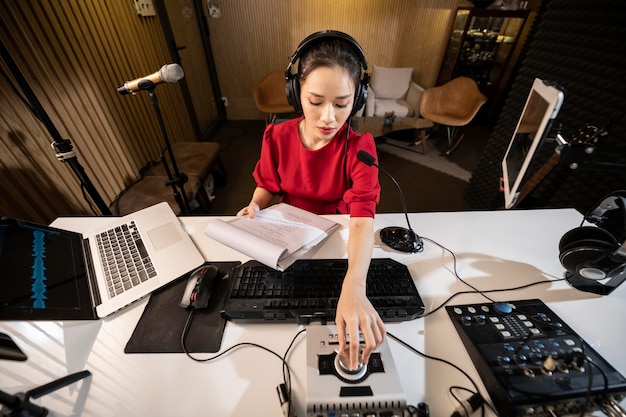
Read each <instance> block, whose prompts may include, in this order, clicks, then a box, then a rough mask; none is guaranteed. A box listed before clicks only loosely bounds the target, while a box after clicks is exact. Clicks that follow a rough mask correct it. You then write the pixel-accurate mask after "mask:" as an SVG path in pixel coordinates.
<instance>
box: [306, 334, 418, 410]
mask: <svg viewBox="0 0 626 417" xmlns="http://www.w3.org/2000/svg"><path fill="white" fill-rule="evenodd" d="M306 333H307V334H306V338H307V399H306V402H307V416H308V417H341V416H376V417H379V416H387V417H400V416H402V415H403V410H404V409H405V408H406V396H405V394H404V390H403V389H402V385H401V383H400V378H399V376H398V373H397V371H396V367H395V365H394V362H393V358H392V356H391V351H390V350H389V345H388V343H387V339H385V340H384V341H383V344H382V345H381V346H380V347H379V348H378V349H376V350H375V351H374V352H372V354H371V356H370V359H369V361H368V363H367V364H363V365H360V366H359V367H358V368H357V369H354V370H352V369H350V368H349V366H347V364H348V361H349V358H348V355H347V352H346V353H345V354H343V353H340V352H338V348H339V339H338V336H337V328H336V326H310V327H308V328H307V331H306ZM358 342H359V343H361V344H362V343H363V341H362V340H359V341H358Z"/></svg>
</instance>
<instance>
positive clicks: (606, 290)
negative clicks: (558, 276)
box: [565, 267, 626, 295]
mask: <svg viewBox="0 0 626 417" xmlns="http://www.w3.org/2000/svg"><path fill="white" fill-rule="evenodd" d="M565 280H566V281H567V283H568V284H569V285H571V286H572V287H574V288H576V289H577V290H579V291H584V292H591V293H594V294H599V295H609V294H610V293H612V292H613V290H614V289H615V288H617V287H619V286H620V284H621V283H622V282H624V281H626V267H623V269H622V272H621V273H619V274H617V275H616V276H614V277H613V278H611V279H609V280H608V281H606V282H599V281H594V280H593V279H587V278H583V277H581V276H580V275H577V274H572V273H571V272H566V273H565Z"/></svg>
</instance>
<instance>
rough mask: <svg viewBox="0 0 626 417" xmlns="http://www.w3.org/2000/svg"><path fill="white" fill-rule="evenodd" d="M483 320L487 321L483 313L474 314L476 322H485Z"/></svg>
mask: <svg viewBox="0 0 626 417" xmlns="http://www.w3.org/2000/svg"><path fill="white" fill-rule="evenodd" d="M485 321H487V317H485V315H484V314H479V315H477V316H476V323H478V324H485Z"/></svg>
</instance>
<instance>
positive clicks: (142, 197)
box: [117, 142, 226, 216]
mask: <svg viewBox="0 0 626 417" xmlns="http://www.w3.org/2000/svg"><path fill="white" fill-rule="evenodd" d="M171 146H172V152H173V153H174V159H175V160H176V167H177V168H178V171H179V172H180V173H185V174H186V175H187V182H186V183H185V184H184V185H183V189H184V190H185V194H186V197H187V201H188V202H189V203H191V202H192V201H193V200H196V197H200V199H201V202H202V204H203V205H204V206H205V208H207V209H208V208H209V207H210V205H211V201H212V199H213V197H212V196H211V195H209V192H208V191H207V185H208V184H209V182H210V180H211V179H212V178H210V175H211V172H212V170H213V168H214V167H215V165H217V166H218V168H219V170H220V172H221V174H222V176H224V177H226V169H225V168H224V165H223V164H222V160H221V159H220V155H219V152H220V145H219V144H218V143H217V142H176V143H173V144H172V145H171ZM164 155H165V159H166V160H167V162H168V167H169V169H170V173H171V174H173V172H172V171H171V170H172V164H171V161H170V158H169V154H168V153H167V152H164ZM168 179H169V178H168V173H167V172H166V171H165V167H164V166H163V164H162V163H158V164H157V165H155V166H153V167H151V168H150V169H149V170H148V171H147V172H145V174H144V176H143V178H141V179H140V180H139V181H138V182H136V183H135V184H133V185H132V186H131V187H130V188H128V189H127V190H126V191H124V193H123V194H121V195H120V196H119V199H118V200H117V214H118V215H120V216H123V215H125V214H128V213H133V212H135V211H137V210H141V209H143V208H146V207H148V206H151V205H153V204H156V203H160V202H161V201H166V202H168V203H169V205H170V207H172V210H173V211H174V213H176V215H179V214H181V212H182V210H181V208H180V206H179V205H178V202H177V201H176V200H175V199H174V192H173V190H172V188H171V187H170V186H167V185H166V183H167V182H168ZM181 197H182V196H181ZM196 202H198V201H196Z"/></svg>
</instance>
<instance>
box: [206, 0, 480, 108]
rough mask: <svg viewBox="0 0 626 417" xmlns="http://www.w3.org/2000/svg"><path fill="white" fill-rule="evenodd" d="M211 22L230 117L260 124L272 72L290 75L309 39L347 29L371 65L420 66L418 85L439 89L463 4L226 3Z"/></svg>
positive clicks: (447, 0)
mask: <svg viewBox="0 0 626 417" xmlns="http://www.w3.org/2000/svg"><path fill="white" fill-rule="evenodd" d="M215 3H218V4H219V6H220V10H221V17H220V18H217V19H212V18H209V19H208V23H209V29H210V31H211V35H212V40H211V43H212V46H213V52H214V54H215V58H216V61H217V62H218V63H219V65H218V68H217V69H218V78H219V80H220V86H221V90H222V95H224V96H227V97H228V101H229V108H228V109H227V113H228V117H229V118H233V119H257V118H262V117H263V115H262V114H261V113H260V112H259V111H258V110H257V109H256V107H255V105H254V101H253V100H252V95H251V91H252V88H253V87H254V85H255V84H256V83H258V82H259V81H260V80H261V79H262V78H263V76H264V75H265V74H267V73H268V72H270V71H277V70H278V71H284V70H285V68H286V67H287V64H288V63H289V57H290V56H291V55H292V54H293V52H294V51H295V49H296V47H297V46H298V44H299V43H300V41H301V40H302V39H304V38H305V37H306V36H307V35H309V34H311V33H313V32H316V31H320V30H325V29H334V30H341V31H343V32H346V33H349V34H350V35H352V36H353V37H354V38H355V39H356V40H357V41H358V42H359V44H360V45H361V47H362V48H363V51H364V52H365V56H366V58H367V61H368V63H369V65H370V67H371V66H373V65H380V66H396V67H413V68H415V73H414V74H413V80H414V81H416V82H417V83H418V84H420V85H423V86H425V87H429V86H433V85H434V83H435V81H436V78H437V74H438V72H439V66H440V65H441V59H442V56H443V53H444V51H445V48H446V45H447V42H448V36H449V30H450V26H451V25H452V19H453V17H454V14H455V12H456V8H457V7H458V6H469V5H470V3H469V2H468V1H463V0H419V1H416V0H393V1H389V0H366V1H345V0H304V1H284V0H260V1H254V2H250V1H247V0H222V1H219V2H215Z"/></svg>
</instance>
